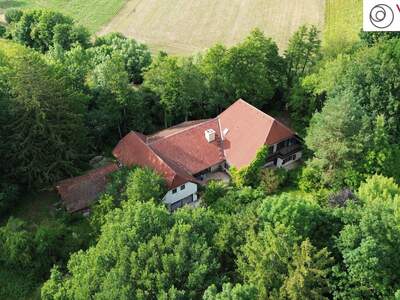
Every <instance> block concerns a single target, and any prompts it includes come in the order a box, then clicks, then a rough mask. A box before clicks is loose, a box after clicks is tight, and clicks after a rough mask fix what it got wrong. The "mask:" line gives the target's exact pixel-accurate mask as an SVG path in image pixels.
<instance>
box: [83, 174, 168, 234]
mask: <svg viewBox="0 0 400 300" xmlns="http://www.w3.org/2000/svg"><path fill="white" fill-rule="evenodd" d="M110 177H111V178H110V181H109V183H108V184H107V187H106V190H105V192H104V193H103V194H102V195H101V196H100V197H99V200H98V201H97V202H95V204H94V206H93V212H92V214H91V217H90V223H91V225H92V227H93V228H94V230H95V232H96V233H99V231H100V228H101V226H102V225H104V224H105V222H106V220H107V215H108V214H109V213H110V212H112V211H113V210H114V209H116V208H119V207H121V205H122V203H123V202H125V201H129V202H148V201H155V202H157V203H158V202H160V201H161V199H162V198H163V196H164V195H165V193H166V185H165V180H164V178H163V177H161V176H160V175H158V174H157V173H155V172H154V171H153V170H152V169H149V168H143V169H142V168H138V167H135V168H133V169H127V168H122V169H119V170H118V171H116V172H114V173H113V174H111V176H110Z"/></svg>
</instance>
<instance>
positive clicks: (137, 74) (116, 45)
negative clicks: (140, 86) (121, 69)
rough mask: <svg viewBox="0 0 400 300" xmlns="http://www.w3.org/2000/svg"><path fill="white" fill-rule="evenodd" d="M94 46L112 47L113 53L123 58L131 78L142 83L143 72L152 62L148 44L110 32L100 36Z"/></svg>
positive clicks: (132, 80) (134, 81)
mask: <svg viewBox="0 0 400 300" xmlns="http://www.w3.org/2000/svg"><path fill="white" fill-rule="evenodd" d="M94 46H95V47H99V46H107V47H109V48H111V52H112V53H113V54H118V55H120V56H121V57H122V58H123V60H124V64H125V68H126V71H127V72H128V75H129V80H130V81H131V82H133V83H142V81H143V72H144V71H145V70H146V68H147V67H149V66H150V64H151V53H150V50H149V48H148V47H147V46H146V45H144V44H140V43H138V42H137V41H135V40H134V39H130V38H126V37H124V36H123V35H122V34H120V33H110V34H108V35H105V36H102V37H98V38H97V39H96V42H95V44H94Z"/></svg>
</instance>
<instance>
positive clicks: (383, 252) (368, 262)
mask: <svg viewBox="0 0 400 300" xmlns="http://www.w3.org/2000/svg"><path fill="white" fill-rule="evenodd" d="M358 197H359V199H360V201H359V202H357V203H355V204H353V205H348V206H347V207H346V212H347V213H346V214H345V215H346V218H344V219H343V220H344V221H345V226H344V228H343V229H342V231H341V232H340V235H339V236H338V240H337V247H338V249H339V250H340V252H341V256H342V257H343V261H342V262H341V263H339V264H337V265H336V266H335V268H334V281H333V283H334V296H335V298H337V299H339V298H340V299H368V298H369V299H373V298H375V299H377V298H380V299H383V298H386V299H387V298H392V297H393V295H394V294H395V292H396V291H397V290H398V289H399V282H398V280H397V279H396V278H397V277H398V276H399V268H400V260H399V258H398V248H399V247H400V245H399V241H400V239H399V238H400V231H399V227H398V224H399V215H398V207H399V204H400V202H399V201H400V188H399V186H398V185H397V184H395V183H394V181H393V180H392V179H388V178H385V177H382V176H373V177H371V178H369V179H367V181H366V182H365V183H363V184H362V185H361V186H360V189H359V192H358Z"/></svg>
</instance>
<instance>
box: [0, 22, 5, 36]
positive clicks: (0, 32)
mask: <svg viewBox="0 0 400 300" xmlns="http://www.w3.org/2000/svg"><path fill="white" fill-rule="evenodd" d="M5 34H6V27H5V26H3V25H0V37H4V36H5Z"/></svg>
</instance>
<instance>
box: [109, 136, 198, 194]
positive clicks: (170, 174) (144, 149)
mask: <svg viewBox="0 0 400 300" xmlns="http://www.w3.org/2000/svg"><path fill="white" fill-rule="evenodd" d="M113 155H114V156H115V158H117V159H118V160H119V161H120V162H121V163H122V164H123V165H125V166H134V165H137V166H141V167H150V168H152V169H153V170H155V171H157V172H158V173H159V174H160V175H162V176H163V177H164V178H165V180H166V182H167V185H168V187H169V188H175V187H177V186H179V185H181V184H183V183H185V182H188V181H194V182H195V179H194V178H193V177H192V176H190V174H188V173H187V172H186V171H184V170H183V169H182V168H177V167H175V168H172V167H171V166H170V164H167V163H166V162H165V160H164V159H162V158H161V157H160V156H159V155H158V154H157V153H156V152H155V151H154V150H153V149H152V148H151V147H149V145H147V144H146V143H145V141H144V140H143V138H142V136H141V135H140V134H138V133H137V132H133V131H132V132H130V133H129V134H127V135H126V136H125V137H124V138H123V139H122V140H121V141H120V142H119V143H118V145H117V146H116V147H115V148H114V151H113Z"/></svg>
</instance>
